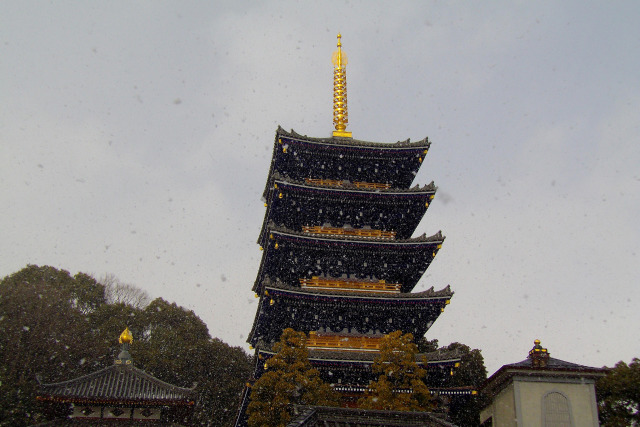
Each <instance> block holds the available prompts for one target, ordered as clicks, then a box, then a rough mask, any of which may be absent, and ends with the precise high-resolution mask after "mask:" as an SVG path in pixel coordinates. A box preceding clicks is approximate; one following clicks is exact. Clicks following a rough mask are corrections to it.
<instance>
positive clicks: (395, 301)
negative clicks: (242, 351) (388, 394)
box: [237, 43, 470, 425]
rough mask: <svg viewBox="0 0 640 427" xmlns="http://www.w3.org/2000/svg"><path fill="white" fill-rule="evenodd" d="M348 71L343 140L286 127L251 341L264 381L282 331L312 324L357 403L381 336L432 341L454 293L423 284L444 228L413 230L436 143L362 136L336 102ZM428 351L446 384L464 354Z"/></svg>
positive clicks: (330, 365)
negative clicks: (421, 176) (419, 177)
mask: <svg viewBox="0 0 640 427" xmlns="http://www.w3.org/2000/svg"><path fill="white" fill-rule="evenodd" d="M340 46H341V44H340V43H338V48H339V49H340ZM339 52H340V51H338V55H340V53H339ZM334 59H335V54H334ZM335 64H336V61H334V65H335ZM338 64H340V61H338ZM336 69H338V66H336ZM339 77H340V76H338V80H336V77H335V72H334V123H335V124H336V131H334V133H333V136H331V137H328V138H312V137H308V136H303V135H300V134H298V133H296V132H294V131H293V130H292V131H291V132H287V131H285V130H284V129H282V128H281V127H278V129H277V130H276V135H275V141H274V145H273V156H272V159H271V166H270V169H269V174H268V177H267V182H266V186H265V189H264V193H263V201H264V205H265V207H266V213H265V217H264V221H263V224H262V228H261V231H260V235H259V237H258V244H259V245H260V249H261V250H262V251H263V254H262V260H261V263H260V267H259V270H258V274H257V277H256V280H255V283H254V285H253V291H254V292H255V294H256V297H257V298H259V304H258V309H257V312H256V316H255V320H254V323H253V327H252V329H251V332H250V334H249V336H248V339H247V342H248V343H249V344H250V345H251V346H252V347H253V348H255V368H254V373H253V380H257V379H258V378H260V376H261V375H262V374H263V373H264V370H265V369H266V368H265V366H268V364H267V363H266V362H267V360H268V359H269V358H270V357H272V356H273V355H274V352H273V350H272V346H273V344H274V343H275V342H277V341H278V340H279V339H280V335H281V334H282V331H283V330H284V329H285V328H293V329H295V330H298V331H303V332H305V333H306V334H308V340H307V347H308V349H309V359H310V361H311V363H312V365H313V366H314V367H315V368H317V369H318V370H319V371H320V373H321V376H322V377H323V379H324V380H325V381H326V382H328V383H330V384H331V385H332V386H333V387H334V389H336V390H338V391H340V392H341V393H342V396H343V404H344V405H345V406H353V405H354V404H355V402H356V400H357V398H358V397H359V396H361V395H362V393H363V392H364V391H365V389H366V387H367V385H368V384H369V382H370V381H371V380H373V379H374V376H373V373H372V372H371V365H372V364H373V360H374V358H375V357H376V355H377V353H378V348H379V343H380V340H381V339H382V337H383V336H384V335H386V334H389V333H391V332H394V331H396V330H401V331H402V332H404V333H411V334H413V336H414V337H415V338H416V339H419V338H422V337H423V336H424V335H425V333H426V332H427V330H428V329H429V328H430V327H431V325H432V324H433V322H435V320H436V319H437V318H438V316H439V315H440V314H441V313H442V312H443V311H444V309H445V307H446V306H447V305H448V304H449V301H450V299H451V297H452V296H453V292H452V291H451V289H450V288H449V286H446V287H445V288H443V289H440V290H434V289H433V287H432V288H430V289H428V290H426V291H421V292H412V291H413V289H414V287H415V286H416V284H417V283H418V281H419V280H420V278H421V277H422V275H423V274H424V273H425V271H426V270H427V268H428V267H429V265H430V264H431V262H432V261H433V259H434V258H435V256H436V254H437V253H438V251H439V250H440V248H441V247H442V244H443V241H444V237H443V236H442V234H441V233H440V232H438V233H436V234H435V235H432V236H426V235H421V236H417V237H414V233H415V231H416V228H417V226H418V224H419V222H420V221H421V219H422V217H423V216H424V215H425V213H426V211H427V209H428V207H429V204H430V203H431V201H432V200H433V199H434V196H435V193H436V186H435V185H434V184H433V182H432V183H430V184H427V185H422V186H421V185H415V186H412V183H413V181H414V178H415V176H416V174H417V172H418V170H419V168H420V166H421V165H422V163H423V161H424V158H425V156H426V155H427V152H428V150H429V147H430V142H429V140H428V139H427V138H425V139H422V140H420V141H415V142H411V141H410V140H406V141H398V142H395V143H376V142H367V141H360V140H356V139H353V138H352V137H351V133H350V132H346V131H345V130H344V129H345V127H344V126H341V127H340V126H339V125H340V124H341V122H342V124H344V122H346V117H345V116H346V114H344V115H342V116H341V115H340V111H341V110H340V105H338V106H337V107H336V102H338V101H340V102H341V100H342V99H343V100H344V109H343V111H344V113H346V89H345V93H344V97H342V98H341V93H340V90H341V89H340V87H339V86H340V84H341V83H340V80H339ZM336 81H337V82H338V83H336ZM345 84H346V83H345ZM336 87H338V88H337V89H336ZM336 100H338V101H336ZM338 104H339V102H338ZM336 111H338V113H336ZM336 117H337V118H336ZM427 359H428V361H429V362H428V366H427V369H428V372H429V384H428V385H429V386H430V388H431V390H434V389H438V388H443V387H444V386H446V378H449V377H450V373H451V372H452V368H453V367H454V366H457V365H458V362H459V360H460V359H459V357H457V355H453V354H444V353H439V352H435V353H433V354H430V355H428V358H427ZM420 360H422V355H421V356H420ZM468 392H469V393H470V390H469V391H468ZM453 393H457V392H453ZM460 393H467V391H464V392H462V391H461V392H460ZM248 394H249V390H248V389H247V390H245V397H244V399H243V404H242V406H243V409H244V408H246V405H247V404H248ZM242 412H244V411H243V410H241V413H242ZM237 424H238V425H241V424H243V420H242V416H240V417H239V418H238V421H237Z"/></svg>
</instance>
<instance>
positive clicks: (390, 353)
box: [358, 331, 433, 411]
mask: <svg viewBox="0 0 640 427" xmlns="http://www.w3.org/2000/svg"><path fill="white" fill-rule="evenodd" d="M417 354H418V346H417V345H416V344H414V342H413V335H411V334H404V335H403V334H402V331H395V332H392V333H390V334H388V335H386V336H385V337H384V338H383V339H382V341H381V344H380V354H379V355H378V357H376V359H375V360H374V362H373V365H372V366H371V369H372V371H373V373H374V374H377V375H379V377H378V380H377V381H374V382H372V383H371V384H370V385H369V390H368V391H367V393H366V394H365V396H364V397H363V398H361V399H360V400H359V401H358V406H359V407H361V408H364V409H381V410H389V411H428V410H431V409H433V402H432V399H431V395H430V393H429V389H428V388H427V386H426V385H425V383H424V379H425V377H426V375H427V371H426V370H425V369H424V368H422V367H421V366H420V365H419V364H418V363H417V362H416V356H417Z"/></svg>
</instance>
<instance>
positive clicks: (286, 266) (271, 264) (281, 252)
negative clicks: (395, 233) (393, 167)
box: [253, 225, 444, 292]
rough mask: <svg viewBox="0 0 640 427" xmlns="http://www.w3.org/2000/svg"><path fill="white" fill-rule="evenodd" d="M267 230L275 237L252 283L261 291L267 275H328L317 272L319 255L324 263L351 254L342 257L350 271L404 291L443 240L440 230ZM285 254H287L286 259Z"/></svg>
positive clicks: (289, 277)
mask: <svg viewBox="0 0 640 427" xmlns="http://www.w3.org/2000/svg"><path fill="white" fill-rule="evenodd" d="M268 232H269V235H270V237H273V239H270V240H266V244H265V247H264V248H263V249H264V253H263V256H262V261H261V263H260V268H259V270H258V275H257V277H256V281H255V283H254V286H253V291H254V292H258V291H259V290H260V287H261V285H262V282H263V280H264V278H265V277H266V276H267V275H269V276H272V277H275V278H279V279H280V280H282V281H285V282H288V283H294V282H297V281H298V280H299V279H300V278H304V277H307V276H311V275H316V276H318V275H319V276H321V275H323V274H327V272H324V271H319V272H314V270H316V269H318V268H319V269H322V268H323V266H322V264H319V263H317V261H318V260H320V258H322V259H323V261H322V262H326V263H330V258H332V257H344V256H347V255H351V261H349V260H347V259H344V258H341V259H342V260H343V261H344V263H345V266H346V263H347V262H351V263H353V264H354V265H353V266H351V267H350V268H349V270H350V271H349V273H351V274H354V275H356V274H359V273H361V274H369V275H371V274H374V275H376V276H378V279H383V280H387V281H388V282H390V283H401V284H402V290H403V291H404V292H409V291H411V290H412V289H413V288H414V286H415V285H416V283H417V282H418V280H419V279H420V278H421V277H422V274H424V272H425V271H426V270H427V268H428V266H429V264H431V261H432V260H433V258H434V257H435V254H436V253H437V251H438V250H439V248H440V246H441V245H442V243H443V242H444V236H442V233H441V232H438V233H436V234H434V235H432V236H427V235H426V234H423V235H421V236H418V237H412V238H409V239H396V240H389V239H383V238H376V237H359V236H325V235H317V234H310V233H302V232H297V231H293V230H290V229H287V228H284V227H277V226H275V225H270V226H269V228H268ZM276 245H277V246H276ZM292 251H295V253H294V254H293V256H292V255H291V254H290V252H292ZM332 254H333V255H332ZM298 255H299V256H298ZM283 257H286V260H285V259H284V258H283ZM403 257H404V258H403ZM386 259H388V260H395V261H394V262H398V263H399V262H400V261H402V263H403V264H408V265H409V266H406V265H403V268H387V266H385V265H384V263H383V260H386ZM356 260H357V262H360V261H362V260H367V261H368V264H370V265H369V266H368V267H366V268H364V267H358V266H357V265H355V263H356ZM343 261H340V262H343ZM390 262H391V261H390ZM378 264H380V265H378ZM327 268H328V267H327ZM332 268H338V266H332ZM356 268H358V269H359V270H363V268H364V270H363V271H358V270H356ZM292 270H293V271H292ZM310 272H312V273H313V274H311V273H310ZM346 272H347V271H345V273H346ZM356 277H357V276H356Z"/></svg>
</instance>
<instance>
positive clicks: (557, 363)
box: [503, 357, 598, 371]
mask: <svg viewBox="0 0 640 427" xmlns="http://www.w3.org/2000/svg"><path fill="white" fill-rule="evenodd" d="M503 368H533V366H532V364H531V359H530V358H526V359H525V360H523V361H522V362H517V363H512V364H510V365H504V366H503ZM537 369H546V370H558V369H559V370H570V371H581V370H586V371H592V370H594V369H598V368H592V367H590V366H584V365H578V364H577V363H571V362H565V361H564V360H560V359H554V358H553V357H550V358H549V360H548V361H547V366H545V367H544V368H537Z"/></svg>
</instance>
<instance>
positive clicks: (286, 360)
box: [247, 328, 338, 426]
mask: <svg viewBox="0 0 640 427" xmlns="http://www.w3.org/2000/svg"><path fill="white" fill-rule="evenodd" d="M306 341H307V336H306V335H305V334H304V332H296V331H294V330H293V329H291V328H287V329H285V330H284V331H283V332H282V336H281V337H280V341H279V342H278V343H276V344H275V345H274V350H275V351H276V352H277V353H276V354H275V355H274V356H273V357H272V358H270V359H269V360H268V361H267V362H265V365H266V367H267V372H265V373H264V374H263V375H262V376H261V377H260V379H258V380H257V381H256V382H255V384H254V385H253V388H252V390H251V396H250V398H251V402H250V403H249V406H248V408H247V415H248V416H249V426H284V425H286V423H287V422H288V421H289V419H290V418H291V409H292V405H321V406H333V405H335V404H336V403H337V401H338V396H337V394H336V393H335V392H334V391H333V389H332V388H331V386H329V385H328V384H325V383H324V382H323V381H322V380H321V379H320V374H319V372H318V371H317V370H316V369H314V368H312V366H311V363H310V362H309V354H308V350H307V344H306Z"/></svg>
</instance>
